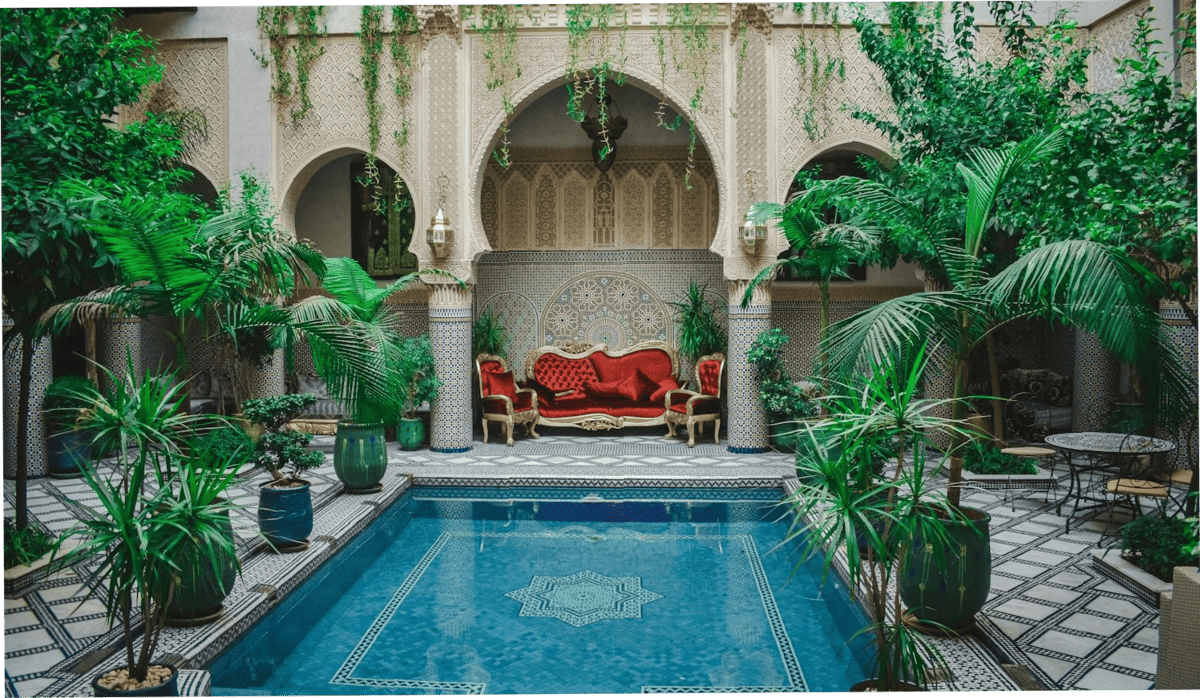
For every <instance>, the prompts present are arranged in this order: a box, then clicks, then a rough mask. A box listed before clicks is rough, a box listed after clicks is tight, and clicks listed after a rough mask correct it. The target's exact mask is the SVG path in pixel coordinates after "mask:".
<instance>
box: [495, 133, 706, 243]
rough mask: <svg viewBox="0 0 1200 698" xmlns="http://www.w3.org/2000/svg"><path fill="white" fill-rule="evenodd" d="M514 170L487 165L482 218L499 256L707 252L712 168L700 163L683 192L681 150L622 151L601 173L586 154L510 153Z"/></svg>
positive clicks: (643, 148) (556, 151) (550, 151)
mask: <svg viewBox="0 0 1200 698" xmlns="http://www.w3.org/2000/svg"><path fill="white" fill-rule="evenodd" d="M511 157H512V161H513V164H512V165H511V166H510V167H509V168H508V169H507V170H505V169H503V168H501V167H500V166H498V165H496V164H495V163H494V162H493V163H490V164H489V165H488V167H487V171H486V172H485V174H484V180H483V185H482V195H481V197H480V209H481V210H480V216H481V219H482V221H483V229H484V232H485V234H486V236H487V240H488V244H489V245H490V246H491V248H492V249H493V250H495V251H501V250H527V249H537V250H582V249H645V248H659V249H707V248H708V246H709V244H710V243H711V242H712V240H713V235H714V234H715V232H716V228H717V223H716V216H715V215H714V213H715V211H716V210H717V208H718V206H719V193H718V191H717V183H716V178H715V177H714V175H713V169H712V164H711V163H710V162H708V161H707V160H699V161H698V162H697V166H696V170H695V171H694V172H693V173H692V176H691V185H692V188H691V190H688V189H687V187H686V186H685V185H684V179H683V175H684V171H685V168H686V162H687V151H686V149H685V148H682V147H679V148H675V147H669V146H639V147H629V148H621V149H620V151H619V155H618V160H617V162H616V163H614V164H613V166H612V169H610V170H609V171H608V172H607V173H602V172H600V171H599V170H598V169H596V167H595V166H594V165H593V164H592V158H591V151H590V150H589V149H587V148H579V149H540V148H525V149H517V148H514V149H513V152H512V156H511Z"/></svg>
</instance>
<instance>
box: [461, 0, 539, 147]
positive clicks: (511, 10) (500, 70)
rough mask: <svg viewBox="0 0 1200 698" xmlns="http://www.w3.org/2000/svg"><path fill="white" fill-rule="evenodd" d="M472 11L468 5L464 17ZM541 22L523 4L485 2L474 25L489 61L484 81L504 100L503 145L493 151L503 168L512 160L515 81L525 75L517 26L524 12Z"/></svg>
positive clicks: (472, 25) (534, 20)
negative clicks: (488, 3) (518, 54)
mask: <svg viewBox="0 0 1200 698" xmlns="http://www.w3.org/2000/svg"><path fill="white" fill-rule="evenodd" d="M471 15H472V10H471V9H470V8H464V11H463V18H464V20H465V19H467V18H469V17H470V16H471ZM522 15H524V16H525V17H527V18H529V20H530V21H532V22H534V23H535V24H536V23H537V19H538V18H537V16H536V15H534V13H533V11H532V10H531V9H530V8H528V7H525V6H522V5H483V6H482V7H481V8H480V10H479V22H477V23H475V22H473V23H472V24H471V28H472V29H474V30H475V31H477V32H479V34H480V36H481V37H482V39H483V58H484V60H486V61H487V66H488V67H487V77H486V81H485V83H484V85H485V86H486V87H487V89H488V90H489V91H491V90H500V91H501V92H500V95H501V97H500V102H501V105H502V106H503V108H504V121H502V122H501V123H500V134H501V137H500V147H499V148H497V149H496V150H494V151H492V157H493V158H494V159H495V160H496V163H497V164H498V165H500V167H501V168H503V169H506V170H507V169H508V166H509V165H510V164H511V162H510V160H509V155H510V154H511V151H510V146H511V144H510V143H509V140H508V130H509V119H511V118H512V115H513V111H514V109H515V107H514V106H513V102H512V83H514V82H516V81H517V80H518V79H519V78H520V77H521V64H520V63H519V62H518V61H517V26H518V25H519V24H520V21H521V16H522Z"/></svg>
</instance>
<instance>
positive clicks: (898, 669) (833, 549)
mask: <svg viewBox="0 0 1200 698" xmlns="http://www.w3.org/2000/svg"><path fill="white" fill-rule="evenodd" d="M928 363H929V360H928V355H927V352H926V345H925V344H924V343H921V344H919V345H918V348H917V349H916V350H915V351H912V352H911V353H897V354H895V355H893V356H891V357H888V359H887V360H885V361H879V362H872V363H871V365H870V368H871V370H870V371H869V372H867V373H866V374H865V376H866V378H865V379H863V380H862V381H861V382H857V383H843V384H840V385H838V386H837V392H835V393H833V394H831V395H828V396H825V397H823V398H820V399H821V400H822V401H823V402H824V403H825V406H826V409H827V416H826V417H824V418H822V419H821V420H819V421H817V420H813V421H810V422H807V423H805V424H804V425H803V427H802V430H801V439H802V441H804V442H805V446H806V448H802V449H800V450H799V451H798V454H799V457H798V458H797V460H796V467H797V470H798V474H799V479H798V483H799V484H798V485H797V488H796V489H795V491H794V492H793V493H792V494H791V495H789V496H788V497H787V499H786V503H787V504H788V505H789V507H790V510H791V513H792V516H793V522H794V526H793V528H792V530H791V532H790V534H789V540H796V541H798V542H800V544H801V546H802V547H801V550H802V555H803V556H804V557H806V558H807V557H811V556H818V555H819V556H821V557H822V560H823V562H824V569H825V572H826V573H828V572H829V571H830V570H831V569H832V568H833V567H834V565H835V563H836V562H837V561H838V559H839V553H840V552H841V551H845V553H846V555H845V565H846V573H847V576H848V581H849V583H850V587H851V589H853V590H855V592H856V593H857V594H859V595H860V596H861V597H862V598H863V600H864V601H865V604H866V608H867V611H868V614H869V616H870V618H871V623H870V625H868V626H867V627H866V628H864V629H863V630H862V631H861V632H862V633H865V634H867V635H868V636H869V637H870V638H871V641H872V645H873V647H874V649H875V657H874V660H875V661H874V666H873V675H874V677H875V679H876V680H877V681H878V682H879V685H878V688H879V690H881V691H886V690H898V689H900V688H901V683H902V682H907V683H914V684H917V685H920V686H925V685H927V684H928V683H930V682H931V680H932V679H931V677H932V676H933V673H932V669H934V668H937V667H944V666H945V662H944V660H943V658H942V657H941V655H940V653H939V652H938V651H937V649H936V647H934V646H933V645H931V644H929V643H928V642H927V641H926V640H924V639H923V637H922V636H921V635H920V633H919V632H917V631H914V630H912V629H910V628H909V627H908V626H907V625H905V623H904V622H903V618H904V616H903V609H902V608H901V605H900V598H899V595H898V594H894V593H891V592H889V588H890V586H891V585H892V584H893V580H895V579H899V578H900V576H901V575H902V574H903V573H904V566H905V564H906V557H907V556H906V552H907V550H906V549H907V546H908V545H909V543H910V541H911V540H912V539H913V538H914V537H916V538H920V539H922V540H925V541H929V542H931V543H935V544H936V543H938V542H940V541H945V540H947V532H946V523H945V521H946V520H950V521H954V520H957V517H956V514H955V512H954V510H953V508H952V507H951V506H950V504H949V502H948V500H947V499H946V497H945V495H944V494H942V493H940V492H937V491H934V490H933V489H932V488H931V487H930V483H929V482H928V480H927V478H926V453H927V446H928V445H929V443H930V441H929V440H930V438H931V435H932V434H933V433H934V432H941V433H943V434H950V435H956V434H961V433H963V432H964V431H965V427H964V426H963V425H962V423H961V422H959V421H956V420H953V419H948V418H946V417H941V416H938V415H939V411H940V408H942V407H944V406H945V405H946V404H947V403H952V402H954V400H953V399H950V400H932V399H928V398H923V397H921V389H922V386H921V380H922V376H923V375H924V373H925V370H926V368H927V366H928ZM883 454H894V464H895V465H894V470H893V471H892V473H891V475H890V477H882V476H880V475H879V473H881V472H882V471H883V468H882V465H883V463H882V462H881V461H882V460H883V459H884V458H887V457H888V456H885V455H883ZM910 457H911V463H910V462H909V458H910ZM934 547H935V548H941V547H942V546H941V545H934Z"/></svg>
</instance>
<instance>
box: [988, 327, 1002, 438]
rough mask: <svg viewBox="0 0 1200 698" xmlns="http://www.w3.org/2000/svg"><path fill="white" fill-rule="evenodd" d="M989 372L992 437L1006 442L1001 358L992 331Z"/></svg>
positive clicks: (989, 342)
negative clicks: (1001, 394) (1001, 396)
mask: <svg viewBox="0 0 1200 698" xmlns="http://www.w3.org/2000/svg"><path fill="white" fill-rule="evenodd" d="M987 354H988V372H989V373H990V374H991V379H992V395H993V396H994V397H995V398H996V399H994V400H992V438H993V439H994V440H995V441H996V442H997V443H1003V442H1004V400H1001V399H999V397H1000V360H999V359H998V358H997V357H996V338H995V336H993V335H992V333H991V332H988V334H987Z"/></svg>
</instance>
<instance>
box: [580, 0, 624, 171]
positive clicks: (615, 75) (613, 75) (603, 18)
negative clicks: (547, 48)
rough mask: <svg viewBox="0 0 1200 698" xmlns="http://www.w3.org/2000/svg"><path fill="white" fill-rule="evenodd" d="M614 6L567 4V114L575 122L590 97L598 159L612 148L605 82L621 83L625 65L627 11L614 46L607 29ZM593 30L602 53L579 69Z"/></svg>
mask: <svg viewBox="0 0 1200 698" xmlns="http://www.w3.org/2000/svg"><path fill="white" fill-rule="evenodd" d="M617 7H618V6H616V5H610V4H595V5H591V4H587V5H581V4H574V5H567V72H566V78H567V115H568V116H570V117H571V118H572V119H573V120H575V121H576V122H582V121H583V120H584V119H586V118H587V115H588V114H587V109H586V108H585V106H584V100H585V99H586V98H587V97H588V96H594V98H595V101H596V110H597V114H596V123H597V124H598V125H599V128H600V136H601V140H602V141H603V143H604V145H603V146H601V148H600V152H599V156H600V158H601V159H603V158H605V157H607V156H608V153H609V152H610V151H611V150H612V143H611V142H610V141H609V137H608V129H607V126H608V123H609V117H610V115H609V113H608V102H607V100H606V99H605V97H606V96H607V95H608V82H609V80H612V81H613V82H614V83H615V84H617V85H624V84H625V74H624V72H622V71H623V69H624V67H625V58H626V56H625V55H624V54H625V35H626V33H627V32H628V30H629V13H628V11H624V12H622V14H621V34H620V38H619V39H618V40H617V43H616V45H615V46H614V45H613V40H612V37H611V36H609V30H610V27H611V25H612V24H613V20H614V19H615V18H616V16H617V12H618V9H617ZM593 30H594V31H596V32H598V34H599V41H600V44H599V45H600V46H601V47H602V53H601V55H599V56H597V57H596V58H595V62H594V64H593V65H592V66H591V67H590V68H581V66H580V65H579V60H580V53H581V51H582V49H583V45H584V43H585V42H586V41H587V40H588V38H589V37H590V36H591V35H592V32H593ZM618 61H619V63H618Z"/></svg>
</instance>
